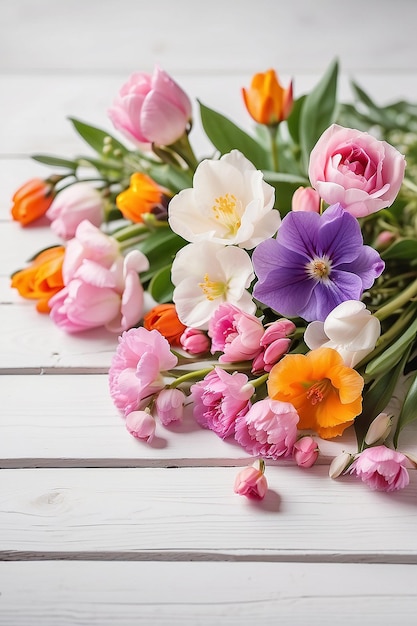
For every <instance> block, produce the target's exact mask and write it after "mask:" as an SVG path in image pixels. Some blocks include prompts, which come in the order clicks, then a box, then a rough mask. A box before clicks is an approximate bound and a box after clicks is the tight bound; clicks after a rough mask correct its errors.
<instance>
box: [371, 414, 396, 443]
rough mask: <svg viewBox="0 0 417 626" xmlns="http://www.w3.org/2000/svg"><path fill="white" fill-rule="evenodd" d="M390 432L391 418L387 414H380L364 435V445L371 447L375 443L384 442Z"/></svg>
mask: <svg viewBox="0 0 417 626" xmlns="http://www.w3.org/2000/svg"><path fill="white" fill-rule="evenodd" d="M390 430H391V417H390V416H389V415H387V413H380V414H379V415H377V416H376V418H375V419H374V420H373V421H372V422H371V424H370V426H369V428H368V432H367V433H366V435H365V443H366V445H367V446H372V445H374V444H375V443H377V442H382V441H385V439H386V438H387V437H388V435H389V433H390Z"/></svg>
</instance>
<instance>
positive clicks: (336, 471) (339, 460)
mask: <svg viewBox="0 0 417 626" xmlns="http://www.w3.org/2000/svg"><path fill="white" fill-rule="evenodd" d="M352 458H353V457H352V455H351V454H349V452H342V453H341V454H338V455H337V456H335V457H334V459H333V461H332V462H331V463H330V467H329V476H330V478H337V477H338V476H340V474H342V473H343V472H344V471H345V469H346V468H347V467H348V465H349V463H350V462H351V460H352Z"/></svg>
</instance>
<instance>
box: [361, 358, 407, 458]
mask: <svg viewBox="0 0 417 626" xmlns="http://www.w3.org/2000/svg"><path fill="white" fill-rule="evenodd" d="M409 353H410V351H409V350H406V352H405V353H404V355H403V357H402V359H401V360H400V362H399V363H397V365H396V366H395V367H394V368H392V369H390V370H389V371H387V372H386V373H385V374H384V375H383V376H381V377H380V378H378V379H377V380H375V381H374V382H373V383H372V384H371V385H370V386H369V388H368V389H367V390H366V392H365V393H364V396H363V402H362V413H361V415H359V416H358V417H357V418H356V419H355V432H356V438H357V440H358V446H359V449H361V447H362V444H363V440H364V439H365V435H366V433H367V431H368V428H369V426H370V424H371V422H372V420H373V419H375V417H376V416H377V415H378V414H379V413H381V411H383V410H384V409H385V408H386V406H387V404H388V403H389V401H390V400H391V398H392V394H393V392H394V389H395V385H396V384H397V380H398V377H399V375H400V374H401V373H402V372H403V370H404V366H405V364H406V362H407V359H408V356H409Z"/></svg>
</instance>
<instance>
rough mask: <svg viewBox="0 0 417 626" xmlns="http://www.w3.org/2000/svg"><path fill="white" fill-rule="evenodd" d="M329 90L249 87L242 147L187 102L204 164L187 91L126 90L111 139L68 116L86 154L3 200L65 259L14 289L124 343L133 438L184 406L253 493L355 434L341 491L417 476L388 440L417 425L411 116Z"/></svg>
mask: <svg viewBox="0 0 417 626" xmlns="http://www.w3.org/2000/svg"><path fill="white" fill-rule="evenodd" d="M337 80H338V63H337V60H335V61H333V62H332V63H331V65H330V66H329V68H328V69H327V71H326V72H325V74H324V75H323V77H322V78H321V80H320V81H319V82H318V84H317V85H316V86H315V87H314V89H312V91H311V92H310V93H307V94H305V95H302V96H300V97H298V98H297V99H295V98H294V95H293V87H292V82H290V84H289V85H288V86H286V87H283V86H282V85H281V83H280V80H279V78H278V76H277V74H276V72H275V71H274V70H272V69H271V70H268V71H266V72H264V73H259V74H256V75H255V76H254V77H253V78H252V81H251V83H250V85H249V86H248V87H246V88H242V96H243V102H244V105H245V106H246V109H247V112H248V114H249V115H250V116H251V118H252V119H253V122H254V127H255V128H254V133H253V134H248V133H247V132H245V131H244V130H243V129H241V128H239V127H238V126H237V125H236V124H234V123H233V121H231V120H229V119H227V118H226V117H225V116H223V115H222V114H221V113H219V112H217V111H214V110H212V109H210V108H209V107H207V106H205V105H203V104H202V103H200V102H199V103H198V108H199V114H200V116H201V124H202V128H203V129H204V132H205V134H206V136H207V138H208V140H209V141H210V143H211V144H212V146H213V149H212V154H210V155H207V156H204V157H202V158H200V157H197V156H196V154H195V152H194V150H193V147H192V121H193V119H192V103H191V101H190V99H189V97H188V95H187V94H186V93H185V92H184V91H183V89H182V88H181V87H180V86H179V85H178V84H177V83H176V82H175V81H174V80H173V79H172V78H171V77H170V76H169V75H168V74H167V73H166V72H164V71H163V70H162V69H160V68H158V67H157V68H156V69H155V71H154V73H153V74H152V75H150V74H147V73H141V72H138V73H135V74H133V75H132V76H130V78H129V79H128V80H127V82H126V83H125V84H124V85H123V86H122V87H121V89H120V93H119V94H118V95H117V96H116V98H115V100H114V103H113V105H112V106H111V107H110V109H109V112H108V113H109V118H110V120H111V122H112V124H113V126H114V128H115V130H116V133H119V135H120V136H121V137H123V139H120V140H119V139H117V138H116V137H114V136H112V135H111V134H109V133H108V132H107V131H106V130H102V129H99V128H96V127H94V126H92V125H90V124H86V123H84V122H81V121H80V120H77V119H71V122H72V125H73V127H74V129H75V131H76V132H77V133H78V134H79V135H80V136H81V138H82V139H83V140H85V142H86V143H87V144H88V146H89V152H88V154H85V155H83V156H79V157H76V158H72V159H71V158H63V157H57V156H50V155H33V158H34V159H35V160H36V161H38V162H41V163H44V164H45V165H47V166H49V167H50V168H53V170H54V172H55V171H56V173H53V174H51V175H49V176H48V177H47V178H45V179H32V180H30V181H28V182H27V183H25V184H24V185H23V186H22V187H21V188H20V189H18V190H17V191H16V193H15V195H14V197H13V206H12V216H13V218H14V219H15V220H17V221H18V222H20V224H21V225H22V226H26V225H27V224H30V223H32V222H33V221H35V220H38V219H43V220H44V221H45V219H46V220H48V222H49V223H50V228H51V229H52V231H53V232H54V233H55V234H56V236H57V239H58V241H59V243H58V244H57V245H56V246H53V247H51V248H48V249H47V250H43V251H41V252H39V253H37V254H36V256H35V257H34V258H33V260H32V261H31V263H30V265H29V266H27V267H25V268H24V269H22V270H19V271H17V272H16V273H15V274H14V275H13V276H12V286H13V287H14V288H16V289H18V291H19V293H20V294H21V295H22V296H23V297H26V298H32V299H34V300H36V301H37V309H38V311H40V312H41V313H48V314H49V315H50V318H51V320H52V322H54V323H55V324H57V325H58V326H59V327H60V328H62V329H63V330H64V331H66V332H69V333H78V332H83V331H86V330H88V329H91V328H94V327H99V326H103V327H105V328H106V329H107V330H108V331H111V332H114V333H116V334H118V335H119V339H118V345H117V348H116V350H115V354H114V356H113V359H112V363H111V366H110V371H109V389H110V394H111V397H112V399H113V401H114V404H115V407H117V409H118V410H119V411H120V413H121V414H122V415H123V417H124V419H125V424H126V427H127V429H128V431H129V432H130V433H131V434H132V435H133V436H134V437H137V438H139V439H141V440H143V441H147V442H151V441H152V438H153V437H154V434H155V429H156V426H157V424H160V425H162V426H163V427H168V428H169V425H170V424H172V423H174V422H176V421H178V420H181V419H182V418H183V415H184V411H185V408H186V407H188V410H189V411H191V412H192V415H193V417H194V419H195V420H196V421H197V423H198V424H200V425H201V427H203V428H207V429H210V430H212V431H213V432H214V433H215V434H216V435H217V436H219V437H221V438H222V439H226V438H231V439H234V440H235V441H236V443H237V444H239V445H240V446H242V448H243V449H244V450H245V451H246V452H247V453H248V455H250V457H252V458H253V460H254V464H253V465H251V466H249V467H247V468H245V469H244V470H242V471H241V472H239V474H238V476H237V478H236V483H235V491H236V492H237V493H240V494H244V495H247V496H249V497H255V498H262V497H263V496H264V495H265V492H266V490H267V481H266V477H265V462H266V461H267V462H268V461H272V462H276V461H280V460H281V459H288V460H290V459H292V460H293V461H294V462H295V463H297V464H298V465H300V466H302V467H310V466H312V465H313V464H314V463H315V461H316V460H317V457H318V455H319V448H320V440H323V439H333V438H335V437H338V436H340V435H342V433H343V432H344V431H345V430H347V429H349V428H352V429H355V433H356V438H357V443H358V448H357V453H356V454H351V453H348V452H344V453H342V454H341V455H338V456H337V457H336V458H335V459H334V460H333V462H332V463H331V465H330V469H329V474H330V476H331V477H332V478H336V477H337V476H339V475H341V474H346V473H350V474H353V475H355V476H357V477H359V478H361V479H362V480H363V481H364V482H366V483H367V484H368V485H369V486H370V487H371V488H373V489H379V490H385V491H392V490H396V489H401V488H403V487H405V486H406V485H407V484H408V482H409V474H408V469H407V467H410V466H412V465H413V463H414V461H413V459H412V458H411V457H410V455H406V454H404V453H403V452H402V451H400V449H399V442H400V434H401V432H402V430H403V428H404V427H405V426H406V425H407V424H409V423H410V422H411V421H412V420H414V419H415V418H416V417H417V410H416V409H415V407H416V406H417V376H416V373H415V370H416V356H415V355H416V334H417V317H416V310H417V301H416V295H417V264H416V262H417V170H416V168H417V106H415V105H413V104H410V103H408V102H395V103H393V104H392V105H389V106H384V107H379V106H377V105H376V104H375V103H374V102H373V101H372V100H371V98H370V97H369V96H368V95H367V94H366V93H365V92H364V91H363V90H362V89H361V88H360V87H359V86H358V85H357V84H355V83H354V82H353V83H352V90H353V95H354V103H353V104H352V103H342V102H338V100H337V97H336V93H337ZM406 163H407V173H406ZM403 377H406V380H407V385H406V386H405V389H404V398H403V403H402V407H401V409H400V411H399V412H398V414H396V415H392V414H390V413H388V412H386V411H385V410H386V407H387V405H388V404H389V400H390V398H391V396H392V394H393V392H394V389H395V386H396V384H397V383H398V381H400V380H402V379H403ZM394 418H395V419H394ZM158 427H159V426H158Z"/></svg>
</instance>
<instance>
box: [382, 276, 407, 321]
mask: <svg viewBox="0 0 417 626" xmlns="http://www.w3.org/2000/svg"><path fill="white" fill-rule="evenodd" d="M416 295H417V278H416V280H414V281H413V282H412V283H411V284H410V285H408V287H407V288H406V289H404V291H402V292H401V293H400V294H398V296H397V297H395V298H393V299H392V300H391V302H388V303H387V304H385V305H384V306H383V307H381V308H380V309H379V310H378V311H376V313H374V315H375V317H376V318H378V319H379V320H380V321H382V320H384V319H386V318H387V317H389V316H390V315H391V314H392V313H395V311H397V310H398V309H400V308H401V307H403V306H404V305H405V304H408V303H409V301H410V300H411V299H412V298H414V297H415V296H416Z"/></svg>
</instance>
